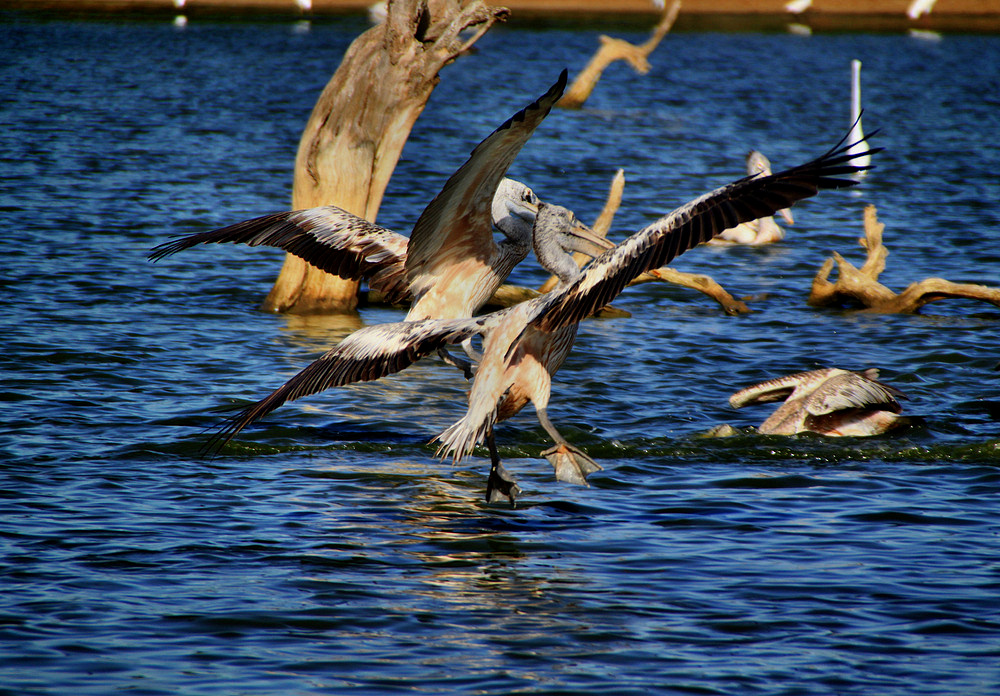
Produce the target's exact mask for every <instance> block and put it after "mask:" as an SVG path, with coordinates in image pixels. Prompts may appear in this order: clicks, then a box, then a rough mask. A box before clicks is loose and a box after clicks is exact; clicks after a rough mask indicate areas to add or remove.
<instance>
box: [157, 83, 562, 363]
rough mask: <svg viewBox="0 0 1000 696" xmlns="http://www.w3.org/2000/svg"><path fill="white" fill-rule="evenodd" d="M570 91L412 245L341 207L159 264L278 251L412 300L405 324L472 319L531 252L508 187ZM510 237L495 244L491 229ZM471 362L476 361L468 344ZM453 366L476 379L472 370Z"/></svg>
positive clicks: (537, 113)
mask: <svg viewBox="0 0 1000 696" xmlns="http://www.w3.org/2000/svg"><path fill="white" fill-rule="evenodd" d="M565 87H566V71H563V73H562V74H561V75H560V77H559V80H557V81H556V83H555V84H553V85H552V87H551V88H550V89H549V90H548V91H547V92H546V93H545V94H543V95H542V96H541V97H539V98H538V100H536V101H535V102H533V103H532V104H529V105H528V106H527V107H525V108H524V109H522V110H521V111H519V112H518V113H516V114H514V116H512V117H511V118H510V119H508V120H507V121H506V122H505V123H503V124H502V125H501V126H500V127H499V128H497V129H496V130H495V131H493V133H491V134H490V135H489V136H488V137H487V138H486V139H485V140H483V141H482V142H481V143H480V144H479V145H478V146H477V147H476V148H475V149H474V150H473V151H472V155H471V156H470V157H469V159H468V160H467V161H466V162H465V164H463V165H462V167H461V168H460V169H459V170H458V171H456V172H455V173H454V174H453V175H452V176H451V177H450V178H449V179H448V181H447V182H446V183H445V185H444V188H442V190H441V192H440V193H439V194H438V195H437V196H436V197H435V198H434V200H432V201H431V202H430V203H429V204H428V206H427V207H426V208H425V209H424V211H423V213H421V215H420V217H419V219H418V220H417V222H416V224H415V225H414V227H413V231H412V233H411V234H410V237H409V239H407V238H406V237H405V236H403V235H401V234H398V233H396V232H393V231H391V230H389V229H386V228H384V227H381V226H379V225H376V224H375V223H373V222H369V221H368V220H365V219H363V218H360V217H358V216H356V215H352V214H351V213H348V212H346V211H344V210H341V209H340V208H338V207H336V206H332V205H330V206H322V207H318V208H310V209H308V210H294V211H284V212H280V213H273V214H271V215H264V216H262V217H258V218H254V219H252V220H246V221H244V222H239V223H236V224H234V225H230V226H228V227H223V228H222V229H218V230H212V231H209V232H201V233H199V234H194V235H190V236H187V237H182V238H180V239H176V240H173V241H171V242H167V243H164V244H161V245H159V246H157V247H156V248H154V249H153V251H152V253H151V254H150V259H152V260H154V261H156V260H158V259H160V258H163V257H164V256H167V255H170V254H174V253H176V252H178V251H181V250H183V249H188V248H190V247H193V246H196V245H198V244H208V243H222V242H238V243H243V244H248V245H250V246H258V245H264V246H272V247H277V248H280V249H284V250H285V251H287V252H289V253H291V254H294V255H296V256H299V257H301V258H303V259H304V260H306V261H308V262H309V263H311V264H313V265H314V266H317V267H318V268H320V269H322V270H324V271H327V272H328V273H334V274H337V275H340V276H343V277H347V278H355V279H366V280H367V281H368V284H369V287H371V288H373V289H376V290H379V291H382V292H384V293H385V295H386V298H387V300H388V301H390V302H401V301H404V300H406V299H410V298H412V304H411V306H410V310H409V312H408V313H407V315H406V320H407V321H417V320H421V319H454V318H458V317H470V316H472V315H473V314H474V313H475V312H476V311H477V310H478V309H479V308H480V307H482V305H483V304H485V303H486V301H487V300H489V299H490V297H492V296H493V293H494V292H496V290H497V288H499V287H500V285H501V284H502V283H503V282H504V280H506V279H507V276H508V275H510V272H511V270H513V268H514V266H516V265H517V264H518V263H520V262H521V261H523V260H524V259H525V258H526V257H527V255H528V252H529V251H530V249H531V228H532V223H533V222H534V219H535V213H536V212H537V210H538V198H537V197H536V196H535V194H534V193H533V192H532V190H531V189H530V188H528V187H527V186H525V185H524V184H522V183H520V182H517V181H514V180H513V179H507V178H505V177H504V175H505V174H506V171H507V169H508V168H509V167H510V165H511V163H512V162H513V161H514V158H515V157H516V156H517V154H518V153H519V152H520V150H521V148H522V147H523V145H524V144H525V143H526V142H527V141H528V138H529V137H530V136H531V134H532V133H533V132H534V130H535V128H536V127H537V126H538V124H540V123H541V122H542V120H543V119H544V118H545V116H546V115H548V113H549V111H550V110H551V109H552V105H553V104H554V103H555V102H556V101H557V100H558V99H559V97H560V96H561V95H562V92H563V90H564V89H565ZM494 225H495V226H496V227H497V228H498V229H499V230H500V231H501V232H502V233H503V234H504V236H505V237H506V238H505V239H504V240H502V241H501V242H500V243H499V244H497V243H496V242H495V241H494V239H493V226H494ZM465 347H466V352H467V353H468V354H469V357H475V355H474V352H473V351H472V350H471V345H469V344H466V346H465ZM442 357H444V358H445V360H446V361H448V362H451V363H453V364H456V365H458V366H459V367H461V368H462V369H463V370H465V371H466V374H467V376H470V377H471V364H470V363H469V362H468V361H466V360H463V359H460V358H457V357H455V356H452V355H450V354H448V355H445V354H443V355H442Z"/></svg>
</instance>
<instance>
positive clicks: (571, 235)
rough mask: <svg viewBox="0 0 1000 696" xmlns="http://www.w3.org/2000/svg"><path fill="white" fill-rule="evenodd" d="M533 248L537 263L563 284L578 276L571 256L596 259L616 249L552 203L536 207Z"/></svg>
mask: <svg viewBox="0 0 1000 696" xmlns="http://www.w3.org/2000/svg"><path fill="white" fill-rule="evenodd" d="M533 245H534V248H535V256H536V257H538V262H539V263H540V264H542V266H544V267H545V269H546V270H548V271H550V272H551V273H554V274H555V275H557V276H558V277H559V279H560V280H562V281H563V282H569V281H571V280H572V279H574V278H575V277H576V276H577V275H579V273H580V267H579V266H577V264H576V261H575V260H574V259H573V256H572V254H573V252H579V253H581V254H586V255H587V256H590V257H595V256H599V255H600V254H602V253H603V252H605V251H607V250H608V249H613V248H614V246H615V245H614V244H612V243H611V242H609V241H608V240H607V239H604V237H601V236H600V235H598V234H597V233H595V232H594V231H593V230H592V229H590V228H589V227H587V226H586V225H584V224H583V223H582V222H580V221H579V220H578V219H577V217H576V215H575V214H574V213H573V211H572V210H569V209H568V208H563V207H562V206H561V205H553V204H551V203H539V204H538V215H537V216H536V217H535V227H534V239H533Z"/></svg>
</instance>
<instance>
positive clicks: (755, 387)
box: [729, 369, 830, 408]
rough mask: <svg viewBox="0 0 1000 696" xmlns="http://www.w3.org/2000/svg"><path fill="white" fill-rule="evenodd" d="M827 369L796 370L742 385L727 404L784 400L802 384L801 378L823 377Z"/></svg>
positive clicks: (750, 403)
mask: <svg viewBox="0 0 1000 696" xmlns="http://www.w3.org/2000/svg"><path fill="white" fill-rule="evenodd" d="M829 371H830V370H829V369H823V370H813V371H811V372H797V373H795V374H792V375H783V376H781V377H774V378H773V379H769V380H766V381H764V382H758V383H757V384H751V385H750V386H749V387H744V388H743V389H740V390H739V391H738V392H736V393H735V394H733V395H732V396H730V397H729V405H730V406H732V407H733V408H743V407H744V406H750V405H752V404H766V403H769V402H771V401H784V400H785V399H787V398H788V397H789V396H791V395H792V393H793V392H794V391H795V390H796V389H797V388H798V387H799V385H800V384H802V382H803V380H808V379H810V378H811V377H812V378H818V379H823V378H825V376H826V375H827V374H828V373H829Z"/></svg>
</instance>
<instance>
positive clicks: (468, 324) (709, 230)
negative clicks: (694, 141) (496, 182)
mask: <svg viewBox="0 0 1000 696" xmlns="http://www.w3.org/2000/svg"><path fill="white" fill-rule="evenodd" d="M845 141H846V138H844V139H843V140H841V142H840V143H838V144H837V145H836V146H834V147H833V148H831V149H830V150H829V151H827V152H826V153H825V154H823V155H821V156H820V157H818V158H816V159H814V160H812V161H810V162H807V163H806V164H803V165H800V166H797V167H792V168H791V169H787V170H785V171H782V172H779V173H777V174H771V175H769V176H748V177H744V178H743V179H739V180H737V181H735V182H733V183H731V184H728V185H726V186H723V187H720V188H718V189H716V190H714V191H712V192H710V193H707V194H705V195H703V196H701V197H699V198H697V199H695V200H693V201H691V202H689V203H687V204H685V205H683V206H681V207H680V208H677V209H676V210H674V211H673V212H672V213H670V214H668V215H666V216H664V217H663V218H660V219H659V220H657V221H656V222H654V223H652V224H651V225H649V226H647V227H645V228H644V229H642V230H640V231H639V232H637V233H635V234H634V235H632V236H631V237H629V238H628V239H626V240H625V241H623V242H622V243H620V244H618V245H617V246H615V247H614V248H612V249H610V250H608V251H606V252H604V253H602V254H601V255H600V256H598V257H597V258H595V259H594V260H593V261H592V262H591V263H590V264H589V265H588V266H587V267H586V268H585V269H584V270H582V271H581V270H580V269H579V268H577V267H576V265H575V263H572V258H571V256H570V255H569V247H571V246H572V242H571V241H568V240H569V236H573V235H575V234H576V233H577V230H578V229H579V228H578V227H577V225H576V224H575V221H574V218H572V216H571V214H569V213H568V211H565V209H562V208H559V207H558V206H544V205H543V206H540V211H539V214H538V215H537V216H536V220H535V234H534V236H535V248H536V251H537V250H539V249H542V250H543V251H542V252H541V253H542V256H543V258H545V259H546V263H548V264H549V265H552V266H553V268H552V270H553V271H556V272H557V273H558V275H559V277H560V284H559V286H557V288H556V289H555V290H553V291H552V292H550V293H547V294H545V295H542V296H540V297H538V298H535V299H534V300H530V301H528V302H525V303H522V304H520V305H517V306H515V307H511V308H508V309H505V310H501V311H498V312H494V313H492V314H487V315H485V316H481V317H476V318H472V319H453V320H446V321H441V320H423V321H415V322H413V321H411V322H407V321H404V322H399V323H394V324H380V325H377V326H371V327H366V328H364V329H361V330H359V331H356V332H355V333H353V334H352V335H351V336H348V337H347V338H346V339H345V340H344V341H343V342H342V343H341V344H340V345H338V346H337V347H336V348H334V349H333V350H331V351H329V352H328V353H326V354H325V355H323V356H322V357H320V358H319V359H318V360H316V361H315V362H313V363H312V364H311V365H309V366H308V367H306V368H305V369H304V370H302V371H301V372H299V373H298V374H297V375H295V376H294V377H292V378H291V379H290V380H288V382H286V383H285V384H284V385H282V386H281V387H279V388H278V389H277V390H275V391H274V392H272V393H271V394H270V395H269V396H267V397H265V398H264V399H262V400H261V401H259V402H257V403H256V404H253V405H252V406H250V407H248V408H246V409H244V410H243V411H242V412H240V413H238V414H236V416H234V417H233V418H231V419H230V420H229V421H227V422H226V423H225V424H224V425H223V427H222V428H221V429H220V430H219V431H218V432H217V433H216V435H215V436H214V437H213V439H212V440H211V441H210V442H209V446H221V445H223V444H225V442H227V441H229V440H230V439H232V438H233V437H234V436H235V435H236V434H237V433H239V432H240V431H241V430H242V429H243V428H245V427H246V426H247V425H249V424H250V423H252V422H254V421H256V420H258V419H259V418H261V417H263V416H265V415H267V414H268V413H270V412H271V411H273V410H274V409H276V408H278V407H279V406H281V405H282V404H284V403H285V402H287V401H291V400H293V399H297V398H299V397H302V396H306V395H309V394H315V393H317V392H320V391H323V390H325V389H328V388H331V387H336V386H342V385H345V384H349V383H352V382H358V381H368V380H374V379H379V378H380V377H384V376H385V375H388V374H392V373H394V372H398V371H400V370H402V369H404V368H406V367H408V366H409V365H412V364H413V363H414V362H416V361H417V360H419V359H420V358H422V357H424V356H425V355H428V354H430V353H432V352H434V351H437V350H439V349H440V348H442V347H445V346H447V345H453V344H457V343H461V342H464V341H467V340H469V339H471V338H472V337H473V336H475V335H477V334H478V335H480V336H482V337H483V353H484V354H483V358H482V360H481V362H480V365H479V368H478V370H477V374H476V378H475V380H474V381H473V386H472V390H471V392H470V395H469V407H468V411H467V412H466V415H465V416H464V417H463V418H462V419H461V420H460V421H459V422H457V423H456V424H455V425H453V426H452V427H450V428H448V429H447V430H446V431H445V432H443V433H441V435H439V436H438V437H437V438H435V439H436V440H440V441H441V443H442V445H441V448H442V449H441V451H442V454H444V455H447V453H449V452H450V453H452V455H453V457H454V459H455V460H456V461H457V460H459V459H461V458H463V457H464V456H466V455H467V454H469V453H470V452H471V451H472V449H473V448H474V447H475V445H476V444H478V443H479V442H481V441H482V440H483V439H484V438H488V444H489V445H490V455H491V460H492V466H491V470H490V480H489V483H488V499H492V498H494V497H495V496H494V495H493V494H494V492H497V493H500V494H505V495H507V497H508V498H509V499H510V500H511V502H512V503H513V502H514V497H515V495H516V493H517V487H516V485H515V484H514V482H513V481H512V480H511V479H510V478H509V477H508V476H506V475H505V472H504V470H503V467H502V464H501V462H500V459H499V456H498V455H497V453H496V447H495V445H494V444H493V440H492V437H491V433H492V428H493V425H494V424H495V423H496V422H497V421H498V420H499V419H500V418H501V417H509V416H510V415H513V413H516V412H518V411H519V410H520V409H521V408H523V407H524V406H525V405H527V402H528V401H533V402H534V403H535V405H536V408H537V407H539V406H540V407H541V411H540V416H539V419H540V420H541V421H542V423H543V425H544V424H545V423H546V422H547V417H546V415H545V407H546V405H547V400H548V397H549V387H550V380H551V372H550V371H549V369H550V367H553V366H554V367H555V368H558V364H556V363H559V364H561V358H560V357H559V353H560V352H561V351H563V350H565V351H568V350H569V348H568V347H566V348H563V347H562V346H561V345H560V340H561V339H560V338H559V336H558V332H561V331H566V333H567V335H571V334H575V331H576V325H577V324H578V323H579V322H580V321H582V320H583V319H585V318H586V317H588V316H590V315H591V314H593V313H594V312H595V311H597V310H598V309H600V308H601V307H604V306H605V305H607V304H608V303H609V302H611V301H612V300H613V299H614V298H615V297H617V296H618V294H619V293H621V291H622V290H623V289H624V288H625V287H626V286H627V285H628V284H629V282H630V281H632V280H633V279H635V278H636V277H638V276H639V275H640V274H642V273H644V272H645V271H648V270H651V269H654V268H659V267H660V266H662V265H664V264H665V263H667V262H668V261H670V260H671V259H673V258H674V257H676V256H677V255H678V254H681V253H683V252H684V251H686V250H687V249H691V248H693V247H694V246H697V245H698V244H702V243H704V242H706V241H708V240H709V239H711V238H712V237H713V236H715V235H717V234H719V233H720V232H722V231H723V230H724V229H727V228H729V227H733V226H735V225H738V224H739V223H741V222H745V221H747V220H754V219H757V218H759V217H763V216H766V215H772V214H774V213H775V212H777V211H778V210H781V209H782V208H787V207H789V206H791V205H792V204H793V203H795V202H796V201H799V200H802V199H803V198H808V197H810V196H813V195H815V194H816V193H817V192H818V191H820V190H822V189H834V188H845V187H848V186H853V185H855V184H856V182H855V181H854V180H853V179H850V178H843V177H844V176H845V175H850V174H853V173H855V172H856V171H857V169H858V167H857V166H856V165H854V164H853V156H852V155H849V154H846V149H847V148H846V146H844V142H845ZM567 235H569V236H567ZM553 240H555V241H554V243H553ZM560 240H563V241H560ZM585 241H589V240H585ZM557 247H562V252H561V253H562V254H563V255H565V257H566V258H565V259H560V258H559V253H560V252H558V250H557ZM549 252H552V253H551V254H550V253H549ZM571 266H572V267H571ZM537 334H540V335H541V338H540V339H538V341H539V343H537V344H536V343H535V340H536V335H537ZM538 345H542V346H543V348H545V347H547V349H548V350H549V351H550V352H549V353H548V354H545V353H540V352H539V349H538V348H537V346H538ZM553 356H554V357H553ZM563 357H565V355H564V354H563ZM547 363H548V364H547ZM522 364H523V365H524V366H525V367H524V369H523V371H522V370H521V369H520V368H519V366H520V365H522ZM512 368H513V369H512ZM515 378H517V380H520V379H524V381H525V382H526V383H527V386H526V387H524V388H522V387H521V386H518V387H516V388H515V382H516V381H517V380H515ZM546 430H549V428H548V427H546ZM552 430H554V428H553V429H552ZM550 434H553V437H556V436H555V434H554V433H551V431H550ZM560 440H562V438H557V448H558V446H559V445H560V444H562V443H561V442H559V441H560ZM558 454H559V456H558V457H557V458H556V459H557V462H556V474H557V476H558V477H560V478H563V479H566V480H577V481H585V480H586V477H587V475H588V474H589V473H591V472H592V471H593V470H595V469H594V467H596V464H593V463H592V460H590V459H589V458H586V457H585V455H584V458H577V457H576V456H575V453H574V452H573V451H572V450H570V451H569V452H568V453H567V452H559V453H558Z"/></svg>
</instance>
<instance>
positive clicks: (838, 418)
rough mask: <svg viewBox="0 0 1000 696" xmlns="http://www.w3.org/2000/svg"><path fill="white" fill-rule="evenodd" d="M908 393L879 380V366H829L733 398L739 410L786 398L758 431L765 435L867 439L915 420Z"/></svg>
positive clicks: (752, 388)
mask: <svg viewBox="0 0 1000 696" xmlns="http://www.w3.org/2000/svg"><path fill="white" fill-rule="evenodd" d="M901 398H906V395H905V394H903V392H901V391H899V390H898V389H896V388H894V387H890V386H889V385H888V384H885V383H883V382H880V381H878V370H877V369H874V368H872V369H868V370H864V371H862V372H852V371H850V370H841V369H839V368H835V367H828V368H824V369H821V370H812V371H810V372H799V373H796V374H794V375H786V376H784V377H777V378H775V379H770V380H767V381H766V382H761V383H759V384H754V385H752V386H749V387H746V388H745V389H741V390H740V391H738V392H736V393H735V394H733V395H732V396H731V397H729V404H730V405H731V406H732V407H733V408H742V407H743V406H749V405H751V404H763V403H768V402H771V401H781V400H782V399H784V400H785V403H783V404H782V405H781V406H780V407H778V410H777V411H775V412H774V413H772V414H771V415H770V416H769V417H768V419H767V420H765V421H764V422H763V423H762V424H761V426H760V427H759V428H758V430H759V431H760V432H761V433H764V434H765V435H794V434H795V433H806V432H810V433H819V434H820V435H830V436H854V437H867V436H870V435H880V434H882V433H885V432H888V431H890V430H893V429H895V428H899V427H901V426H904V425H908V424H910V422H912V419H910V418H907V417H904V416H900V415H899V414H900V413H901V412H902V410H903V408H902V407H901V406H900V405H899V401H898V399H901Z"/></svg>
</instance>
